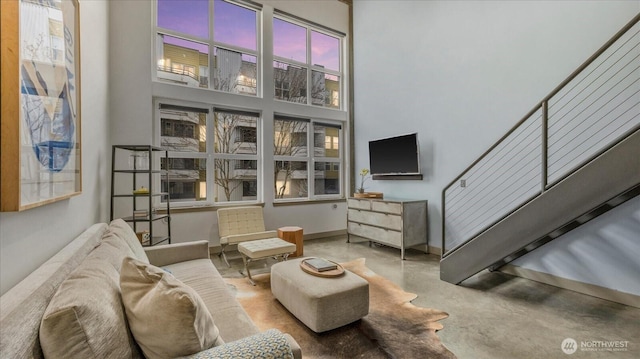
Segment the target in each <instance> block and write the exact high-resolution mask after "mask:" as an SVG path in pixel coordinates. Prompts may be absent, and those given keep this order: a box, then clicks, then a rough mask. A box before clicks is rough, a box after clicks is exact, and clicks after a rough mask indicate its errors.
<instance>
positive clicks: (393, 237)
mask: <svg viewBox="0 0 640 359" xmlns="http://www.w3.org/2000/svg"><path fill="white" fill-rule="evenodd" d="M348 230H349V233H350V234H353V235H356V236H360V237H364V238H370V239H372V240H374V241H376V242H380V243H383V244H389V245H391V246H394V247H398V248H399V247H400V246H401V244H402V234H401V233H400V232H398V231H393V230H390V229H384V228H378V227H373V226H368V225H366V224H360V223H354V222H349V225H348Z"/></svg>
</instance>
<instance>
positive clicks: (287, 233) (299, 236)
mask: <svg viewBox="0 0 640 359" xmlns="http://www.w3.org/2000/svg"><path fill="white" fill-rule="evenodd" d="M278 238H281V239H284V240H285V241H287V242H289V243H293V244H295V245H296V251H295V252H294V253H292V254H291V255H290V257H301V256H302V254H303V252H304V237H303V232H302V228H300V227H295V226H289V227H280V228H278Z"/></svg>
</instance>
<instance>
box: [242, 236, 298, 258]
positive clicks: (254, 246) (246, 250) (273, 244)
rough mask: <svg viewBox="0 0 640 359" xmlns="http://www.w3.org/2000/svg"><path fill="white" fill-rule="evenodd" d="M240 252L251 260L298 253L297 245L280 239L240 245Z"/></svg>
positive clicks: (268, 239) (259, 240) (261, 240)
mask: <svg viewBox="0 0 640 359" xmlns="http://www.w3.org/2000/svg"><path fill="white" fill-rule="evenodd" d="M238 251H239V252H240V253H242V254H244V255H246V256H247V257H249V258H251V259H257V258H265V257H270V256H277V255H281V254H285V253H293V252H295V251H296V245H295V244H293V243H289V242H287V241H284V240H282V239H280V238H267V239H258V240H255V241H249V242H242V243H240V244H238Z"/></svg>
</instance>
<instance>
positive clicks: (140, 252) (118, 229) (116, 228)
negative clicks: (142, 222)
mask: <svg viewBox="0 0 640 359" xmlns="http://www.w3.org/2000/svg"><path fill="white" fill-rule="evenodd" d="M109 232H110V233H112V234H114V235H116V236H117V237H119V238H120V239H122V240H124V241H125V242H126V243H127V244H128V245H129V247H130V248H131V250H132V251H133V254H135V257H136V258H137V259H139V260H141V261H143V262H145V263H149V258H148V257H147V253H145V251H144V248H143V247H142V244H140V240H138V237H137V236H136V233H135V232H134V231H133V229H132V228H131V226H129V225H128V224H127V222H125V221H123V220H122V219H120V218H118V219H114V220H113V221H111V223H109ZM109 232H108V233H109Z"/></svg>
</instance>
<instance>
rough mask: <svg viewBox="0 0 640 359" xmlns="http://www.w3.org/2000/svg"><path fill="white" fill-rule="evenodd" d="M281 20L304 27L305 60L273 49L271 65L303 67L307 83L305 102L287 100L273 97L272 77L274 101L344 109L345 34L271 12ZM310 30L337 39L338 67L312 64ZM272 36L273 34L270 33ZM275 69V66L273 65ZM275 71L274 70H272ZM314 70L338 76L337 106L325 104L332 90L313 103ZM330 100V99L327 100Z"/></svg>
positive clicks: (331, 95) (280, 13)
mask: <svg viewBox="0 0 640 359" xmlns="http://www.w3.org/2000/svg"><path fill="white" fill-rule="evenodd" d="M276 19H278V20H281V21H286V22H289V23H292V24H294V25H298V26H301V27H303V28H305V30H306V52H307V53H306V55H307V56H306V62H301V61H297V60H293V59H288V58H286V57H281V56H278V55H276V54H275V51H273V49H272V51H273V61H272V62H271V65H270V66H272V67H274V64H273V62H279V63H282V64H285V65H289V66H295V67H301V68H303V69H305V70H306V76H307V84H306V102H304V103H302V102H296V101H288V100H283V99H279V98H276V97H275V93H276V90H277V87H276V86H275V82H276V80H275V79H272V82H273V85H274V98H273V99H274V101H279V102H286V103H298V104H304V105H308V106H312V107H319V108H323V109H328V110H338V111H344V104H345V98H344V97H345V91H344V88H345V85H344V84H345V81H344V75H345V71H344V68H345V67H344V66H345V64H344V54H343V51H344V44H345V35H344V34H341V33H338V32H333V31H330V30H328V29H325V28H321V27H319V26H315V25H313V24H312V23H311V22H306V21H304V20H301V19H296V18H293V17H290V16H287V15H286V14H283V13H282V12H279V11H278V12H276V13H274V14H273V19H272V21H273V20H276ZM312 32H317V33H320V34H323V35H326V36H331V37H334V38H336V39H337V40H338V67H339V69H338V70H337V71H336V70H331V69H327V68H325V67H322V66H318V65H314V64H313V61H312V48H311V46H312V43H311V37H312ZM272 36H273V34H272ZM274 69H275V67H274ZM274 72H275V71H274ZM314 72H318V73H322V74H323V76H326V75H331V76H336V77H338V90H339V93H338V101H337V102H338V106H337V107H329V106H327V100H331V99H333V92H329V95H327V96H326V97H325V98H324V99H323V101H322V104H321V105H317V104H314V103H313V91H312V90H313V73H314ZM265 83H269V82H267V81H265ZM329 102H331V101H329Z"/></svg>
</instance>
